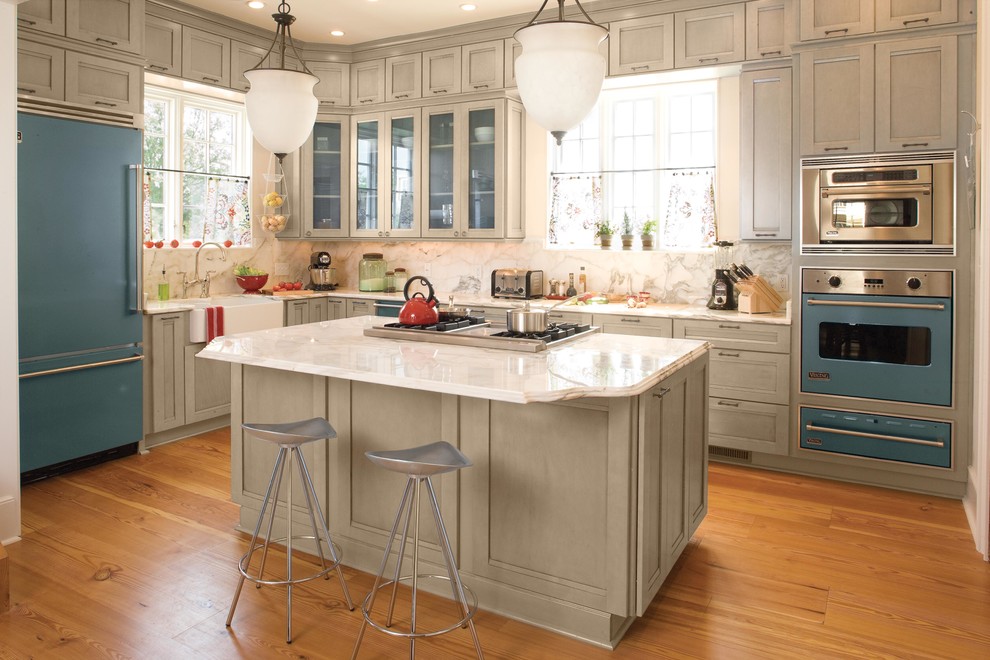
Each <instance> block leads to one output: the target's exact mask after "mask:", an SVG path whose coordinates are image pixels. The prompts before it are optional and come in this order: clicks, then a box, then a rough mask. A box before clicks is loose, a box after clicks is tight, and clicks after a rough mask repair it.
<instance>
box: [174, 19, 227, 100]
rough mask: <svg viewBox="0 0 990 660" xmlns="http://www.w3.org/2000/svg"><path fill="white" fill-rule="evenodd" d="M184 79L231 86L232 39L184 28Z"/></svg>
mask: <svg viewBox="0 0 990 660" xmlns="http://www.w3.org/2000/svg"><path fill="white" fill-rule="evenodd" d="M182 77H183V78H186V79H188V80H195V81H198V82H204V83H208V84H211V85H219V86H221V87H229V86H230V39H228V38H227V37H221V36H219V35H216V34H212V33H210V32H204V31H203V30H197V29H195V28H190V27H183V28H182Z"/></svg>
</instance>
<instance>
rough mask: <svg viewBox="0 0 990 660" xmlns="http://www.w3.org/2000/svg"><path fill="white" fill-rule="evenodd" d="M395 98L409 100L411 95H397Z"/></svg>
mask: <svg viewBox="0 0 990 660" xmlns="http://www.w3.org/2000/svg"><path fill="white" fill-rule="evenodd" d="M395 98H397V99H407V98H409V95H408V94H396V95H395Z"/></svg>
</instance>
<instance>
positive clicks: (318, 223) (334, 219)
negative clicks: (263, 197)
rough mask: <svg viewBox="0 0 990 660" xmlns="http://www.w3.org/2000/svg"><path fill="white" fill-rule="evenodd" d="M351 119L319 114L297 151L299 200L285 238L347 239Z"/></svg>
mask: <svg viewBox="0 0 990 660" xmlns="http://www.w3.org/2000/svg"><path fill="white" fill-rule="evenodd" d="M349 144H350V118H349V117H344V116H332V115H322V116H319V117H318V118H317V121H316V124H315V125H314V126H313V133H312V134H311V135H310V136H309V139H308V140H306V142H305V143H304V144H303V145H302V147H300V149H299V172H300V174H299V177H298V178H299V180H300V181H299V183H300V189H301V191H302V192H301V195H300V199H299V200H298V201H297V202H294V209H295V210H294V212H293V213H291V214H290V215H289V220H288V222H287V223H286V226H285V229H284V230H283V231H282V232H280V233H279V234H278V237H279V238H280V239H285V238H303V239H310V240H312V239H317V238H342V237H346V236H348V234H349V232H348V222H347V218H348V217H349V216H348V212H349V205H348V196H347V195H345V194H343V191H344V190H345V187H346V186H347V185H349V181H350V177H349V167H350V159H349V157H348V149H349Z"/></svg>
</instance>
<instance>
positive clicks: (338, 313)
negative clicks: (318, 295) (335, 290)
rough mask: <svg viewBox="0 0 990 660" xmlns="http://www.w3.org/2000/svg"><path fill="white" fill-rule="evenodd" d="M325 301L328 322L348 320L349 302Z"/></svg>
mask: <svg viewBox="0 0 990 660" xmlns="http://www.w3.org/2000/svg"><path fill="white" fill-rule="evenodd" d="M325 300H326V301H327V320H328V321H336V320H337V319H346V318H347V301H346V300H345V299H344V298H326V299H325Z"/></svg>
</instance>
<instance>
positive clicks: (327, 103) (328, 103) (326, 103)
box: [320, 101, 337, 105]
mask: <svg viewBox="0 0 990 660" xmlns="http://www.w3.org/2000/svg"><path fill="white" fill-rule="evenodd" d="M336 104H337V102H336V101H320V105H336Z"/></svg>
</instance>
